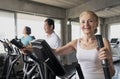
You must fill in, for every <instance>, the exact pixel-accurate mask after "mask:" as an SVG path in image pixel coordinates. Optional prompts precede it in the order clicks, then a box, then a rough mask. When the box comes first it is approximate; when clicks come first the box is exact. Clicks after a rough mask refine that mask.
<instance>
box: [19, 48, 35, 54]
mask: <svg viewBox="0 0 120 79" xmlns="http://www.w3.org/2000/svg"><path fill="white" fill-rule="evenodd" d="M20 50H21V51H22V54H24V55H26V54H27V53H31V52H32V51H33V49H32V46H27V47H24V48H23V49H20Z"/></svg>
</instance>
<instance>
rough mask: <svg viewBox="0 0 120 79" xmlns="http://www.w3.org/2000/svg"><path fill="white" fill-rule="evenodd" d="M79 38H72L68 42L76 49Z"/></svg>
mask: <svg viewBox="0 0 120 79" xmlns="http://www.w3.org/2000/svg"><path fill="white" fill-rule="evenodd" d="M77 40H78V39H75V40H72V41H71V42H69V43H68V45H70V46H72V47H74V49H76V45H77Z"/></svg>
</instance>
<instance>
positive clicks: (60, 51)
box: [54, 40, 77, 55]
mask: <svg viewBox="0 0 120 79" xmlns="http://www.w3.org/2000/svg"><path fill="white" fill-rule="evenodd" d="M76 44H77V40H73V41H71V42H69V43H67V44H66V45H64V46H62V47H60V48H57V49H54V51H55V54H57V55H64V54H68V53H71V52H73V51H75V50H76Z"/></svg>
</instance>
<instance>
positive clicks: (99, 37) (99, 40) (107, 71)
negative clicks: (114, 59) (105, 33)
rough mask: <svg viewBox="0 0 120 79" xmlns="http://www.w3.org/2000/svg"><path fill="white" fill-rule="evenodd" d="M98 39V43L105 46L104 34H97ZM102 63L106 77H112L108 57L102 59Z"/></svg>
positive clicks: (100, 46)
mask: <svg viewBox="0 0 120 79" xmlns="http://www.w3.org/2000/svg"><path fill="white" fill-rule="evenodd" d="M96 39H97V43H98V46H99V48H102V47H104V43H103V39H102V35H96ZM101 63H102V66H103V71H104V75H105V79H111V76H110V71H109V63H108V60H107V59H105V60H102V61H101Z"/></svg>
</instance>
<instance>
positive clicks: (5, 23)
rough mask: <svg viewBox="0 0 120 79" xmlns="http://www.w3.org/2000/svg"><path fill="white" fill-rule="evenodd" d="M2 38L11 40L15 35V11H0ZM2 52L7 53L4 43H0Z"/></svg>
mask: <svg viewBox="0 0 120 79" xmlns="http://www.w3.org/2000/svg"><path fill="white" fill-rule="evenodd" d="M0 27H1V29H0V40H2V41H4V40H3V39H8V40H11V39H12V38H14V36H15V26H14V13H11V12H6V11H0ZM0 53H5V51H4V47H3V44H2V43H0Z"/></svg>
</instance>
